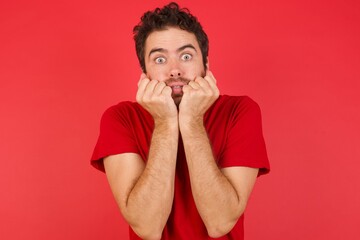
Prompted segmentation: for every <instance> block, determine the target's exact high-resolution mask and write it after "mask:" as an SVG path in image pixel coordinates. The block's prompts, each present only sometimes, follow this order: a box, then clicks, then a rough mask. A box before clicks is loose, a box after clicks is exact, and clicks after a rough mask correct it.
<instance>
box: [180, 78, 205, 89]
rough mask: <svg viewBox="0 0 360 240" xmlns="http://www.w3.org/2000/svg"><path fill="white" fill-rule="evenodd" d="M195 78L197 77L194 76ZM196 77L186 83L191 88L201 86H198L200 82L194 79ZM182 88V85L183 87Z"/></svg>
mask: <svg viewBox="0 0 360 240" xmlns="http://www.w3.org/2000/svg"><path fill="white" fill-rule="evenodd" d="M196 79H197V78H196ZM196 79H195V80H194V81H190V82H189V83H188V85H189V86H190V87H192V88H193V89H200V88H201V86H200V84H199V83H198V82H197V81H196ZM183 88H184V87H183Z"/></svg>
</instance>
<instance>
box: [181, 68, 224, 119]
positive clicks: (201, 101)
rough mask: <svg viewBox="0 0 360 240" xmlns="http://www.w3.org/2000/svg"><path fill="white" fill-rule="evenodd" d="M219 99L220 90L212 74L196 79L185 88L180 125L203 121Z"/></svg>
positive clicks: (207, 72)
mask: <svg viewBox="0 0 360 240" xmlns="http://www.w3.org/2000/svg"><path fill="white" fill-rule="evenodd" d="M218 97H219V89H218V88H217V86H216V79H215V77H214V75H213V74H212V72H210V71H209V70H207V71H206V76H205V77H204V78H202V77H196V78H195V80H194V81H190V82H189V83H188V85H185V86H183V96H182V99H181V102H180V105H179V123H184V122H186V123H188V122H189V121H190V122H191V121H201V124H202V121H203V117H204V114H205V113H206V111H207V110H208V109H209V108H210V106H211V105H212V104H213V103H214V102H215V101H216V99H217V98H218Z"/></svg>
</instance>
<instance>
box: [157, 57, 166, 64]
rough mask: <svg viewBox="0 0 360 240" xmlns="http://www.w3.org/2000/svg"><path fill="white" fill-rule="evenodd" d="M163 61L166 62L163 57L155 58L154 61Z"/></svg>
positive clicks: (160, 62)
mask: <svg viewBox="0 0 360 240" xmlns="http://www.w3.org/2000/svg"><path fill="white" fill-rule="evenodd" d="M165 62H166V59H165V58H164V57H157V58H155V63H159V64H162V63H165Z"/></svg>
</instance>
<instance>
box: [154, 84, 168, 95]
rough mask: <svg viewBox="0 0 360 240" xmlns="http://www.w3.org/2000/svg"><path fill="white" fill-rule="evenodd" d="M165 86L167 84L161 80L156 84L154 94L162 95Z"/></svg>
mask: <svg viewBox="0 0 360 240" xmlns="http://www.w3.org/2000/svg"><path fill="white" fill-rule="evenodd" d="M165 87H166V84H165V83H164V82H159V83H158V84H156V86H155V88H154V94H156V95H160V94H161V92H162V91H163V89H164V88H165ZM170 90H171V88H170Z"/></svg>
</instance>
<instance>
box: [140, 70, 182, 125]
mask: <svg viewBox="0 0 360 240" xmlns="http://www.w3.org/2000/svg"><path fill="white" fill-rule="evenodd" d="M171 92H172V90H171V88H170V87H168V86H166V84H165V83H164V82H159V81H157V80H150V79H149V78H147V77H146V74H144V73H142V74H141V76H140V80H139V83H138V91H137V93H136V101H137V102H138V103H139V104H140V105H141V106H142V107H143V108H145V109H146V110H147V111H148V112H149V113H150V114H151V115H152V117H153V118H154V121H155V122H157V121H166V120H174V119H176V121H177V115H178V112H177V108H176V105H175V103H174V100H173V99H172V97H171Z"/></svg>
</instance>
